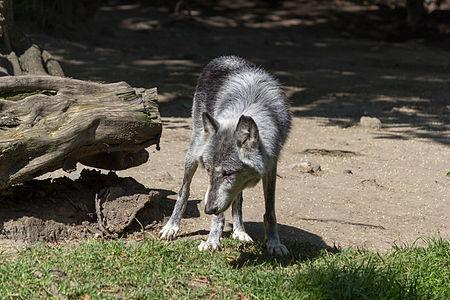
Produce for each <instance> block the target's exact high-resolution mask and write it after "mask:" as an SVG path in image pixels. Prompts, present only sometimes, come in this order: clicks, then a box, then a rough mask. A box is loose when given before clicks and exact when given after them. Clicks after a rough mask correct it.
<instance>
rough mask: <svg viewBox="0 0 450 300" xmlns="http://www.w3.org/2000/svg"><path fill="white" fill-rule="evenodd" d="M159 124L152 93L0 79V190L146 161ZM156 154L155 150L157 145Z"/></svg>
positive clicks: (59, 80)
mask: <svg viewBox="0 0 450 300" xmlns="http://www.w3.org/2000/svg"><path fill="white" fill-rule="evenodd" d="M161 131H162V124H161V119H160V115H159V111H158V105H157V94H156V88H153V89H136V88H132V87H130V86H129V85H128V84H127V83H125V82H119V83H112V84H99V83H94V82H88V81H81V80H75V79H69V78H63V77H54V76H8V77H2V78H0V189H2V188H4V187H7V186H9V185H12V184H16V183H19V182H23V181H26V180H30V179H32V178H34V177H37V176H40V175H42V174H44V173H46V172H50V171H54V170H57V169H59V168H63V169H65V170H66V171H71V170H73V169H75V166H76V163H77V162H81V163H83V164H85V165H88V166H92V167H99V168H103V169H109V170H121V169H126V168H129V167H133V166H136V165H139V164H142V163H144V162H146V161H147V159H148V153H147V152H146V151H145V148H146V147H148V146H150V145H153V144H157V145H158V143H159V139H160V136H161ZM157 149H158V146H157Z"/></svg>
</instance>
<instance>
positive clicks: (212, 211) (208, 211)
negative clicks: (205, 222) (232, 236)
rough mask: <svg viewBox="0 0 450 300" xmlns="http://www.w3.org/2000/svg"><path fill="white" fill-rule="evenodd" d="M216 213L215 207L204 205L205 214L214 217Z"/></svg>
mask: <svg viewBox="0 0 450 300" xmlns="http://www.w3.org/2000/svg"><path fill="white" fill-rule="evenodd" d="M216 213H217V207H212V206H211V205H208V203H206V206H205V214H207V215H214V214H216Z"/></svg>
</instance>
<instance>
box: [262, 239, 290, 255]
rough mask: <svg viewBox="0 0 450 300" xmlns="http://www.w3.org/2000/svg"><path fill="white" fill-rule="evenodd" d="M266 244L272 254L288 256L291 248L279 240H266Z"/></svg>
mask: <svg viewBox="0 0 450 300" xmlns="http://www.w3.org/2000/svg"><path fill="white" fill-rule="evenodd" d="M266 246H267V251H268V252H269V254H270V255H276V256H286V255H288V254H289V250H288V249H287V248H286V246H285V245H283V244H282V243H280V242H279V241H268V242H266Z"/></svg>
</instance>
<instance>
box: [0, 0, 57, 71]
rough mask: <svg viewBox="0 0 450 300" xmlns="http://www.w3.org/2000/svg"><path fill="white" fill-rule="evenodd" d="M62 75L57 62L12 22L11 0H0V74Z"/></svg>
mask: <svg viewBox="0 0 450 300" xmlns="http://www.w3.org/2000/svg"><path fill="white" fill-rule="evenodd" d="M28 74H34V75H54V76H64V72H63V70H62V68H61V66H60V65H59V63H58V62H57V61H56V60H55V59H54V58H53V57H52V56H51V55H50V53H48V52H47V51H46V50H42V49H41V48H40V47H39V46H37V45H36V44H33V43H32V42H31V40H30V39H28V38H27V37H26V36H25V35H24V34H23V32H21V31H20V30H19V28H17V26H16V24H15V22H14V14H13V1H12V0H0V76H8V75H28Z"/></svg>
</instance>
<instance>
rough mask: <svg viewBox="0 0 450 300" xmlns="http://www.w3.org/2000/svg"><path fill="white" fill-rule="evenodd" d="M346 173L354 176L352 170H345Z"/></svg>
mask: <svg viewBox="0 0 450 300" xmlns="http://www.w3.org/2000/svg"><path fill="white" fill-rule="evenodd" d="M344 173H345V174H353V172H352V170H345V171H344Z"/></svg>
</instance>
